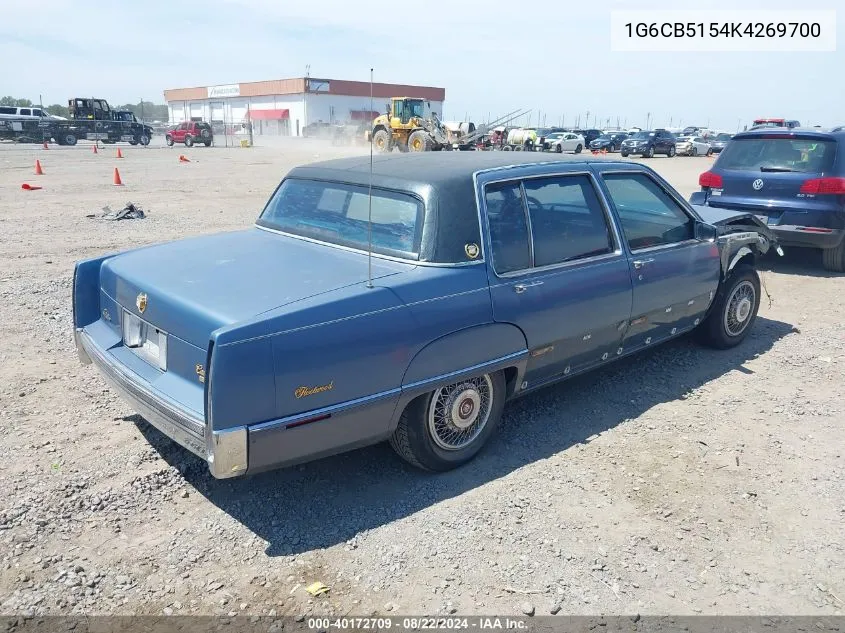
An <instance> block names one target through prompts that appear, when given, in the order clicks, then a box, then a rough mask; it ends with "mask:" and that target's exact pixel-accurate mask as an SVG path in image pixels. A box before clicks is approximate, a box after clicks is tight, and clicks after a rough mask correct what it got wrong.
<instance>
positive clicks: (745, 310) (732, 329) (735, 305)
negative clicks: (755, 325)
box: [724, 281, 757, 336]
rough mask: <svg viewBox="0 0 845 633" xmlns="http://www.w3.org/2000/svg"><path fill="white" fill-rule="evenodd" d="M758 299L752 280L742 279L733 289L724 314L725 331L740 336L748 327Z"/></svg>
mask: <svg viewBox="0 0 845 633" xmlns="http://www.w3.org/2000/svg"><path fill="white" fill-rule="evenodd" d="M756 300H757V291H756V290H755V288H754V284H752V283H751V282H750V281H742V282H741V283H739V284H737V286H736V288H734V289H733V292H732V293H731V295H730V297H728V300H727V306H726V308H725V314H724V325H725V331H726V332H727V333H728V334H729V335H730V336H739V335H740V334H742V333H743V332H744V331H745V328H747V327H748V324H749V323H750V322H751V318H750V317H751V314H752V313H753V312H754V304H755V303H756Z"/></svg>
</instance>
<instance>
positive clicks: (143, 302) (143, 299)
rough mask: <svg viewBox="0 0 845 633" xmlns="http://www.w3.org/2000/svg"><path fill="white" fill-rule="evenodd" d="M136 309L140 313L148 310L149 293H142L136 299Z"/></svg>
mask: <svg viewBox="0 0 845 633" xmlns="http://www.w3.org/2000/svg"><path fill="white" fill-rule="evenodd" d="M135 307H137V308H138V312H143V311H144V310H146V309H147V293H145V292H142V293H140V294H139V295H138V296H137V297H135Z"/></svg>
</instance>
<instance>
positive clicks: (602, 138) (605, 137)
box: [597, 134, 613, 141]
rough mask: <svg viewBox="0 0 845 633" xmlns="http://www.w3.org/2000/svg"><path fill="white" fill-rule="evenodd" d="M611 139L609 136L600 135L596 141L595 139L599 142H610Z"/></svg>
mask: <svg viewBox="0 0 845 633" xmlns="http://www.w3.org/2000/svg"><path fill="white" fill-rule="evenodd" d="M612 139H613V137H612V136H611V135H610V134H602V135H601V136H599V137H598V139H597V140H600V141H610V140H612Z"/></svg>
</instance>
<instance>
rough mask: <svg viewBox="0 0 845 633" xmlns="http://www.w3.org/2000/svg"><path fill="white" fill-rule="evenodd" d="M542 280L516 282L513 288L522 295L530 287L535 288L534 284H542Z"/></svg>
mask: <svg viewBox="0 0 845 633" xmlns="http://www.w3.org/2000/svg"><path fill="white" fill-rule="evenodd" d="M542 285H543V282H542V281H532V282H531V283H527V284H516V285H515V286H514V287H513V289H514V292H516V294H518V295H521V294H522V293H523V292H525V291H526V290H528V289H529V288H533V287H534V286H542Z"/></svg>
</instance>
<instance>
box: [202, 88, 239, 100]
mask: <svg viewBox="0 0 845 633" xmlns="http://www.w3.org/2000/svg"><path fill="white" fill-rule="evenodd" d="M240 96H241V86H240V84H229V85H228V86H209V88H208V98H209V99H219V98H221V97H240Z"/></svg>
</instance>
